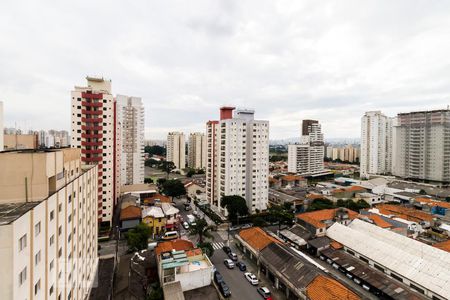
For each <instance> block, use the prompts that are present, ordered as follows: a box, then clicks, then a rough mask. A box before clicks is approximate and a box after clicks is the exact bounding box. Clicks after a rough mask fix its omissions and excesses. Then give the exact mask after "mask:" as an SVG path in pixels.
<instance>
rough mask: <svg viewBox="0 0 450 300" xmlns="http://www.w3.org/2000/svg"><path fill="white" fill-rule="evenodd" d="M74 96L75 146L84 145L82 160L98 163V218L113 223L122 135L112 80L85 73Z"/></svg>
mask: <svg viewBox="0 0 450 300" xmlns="http://www.w3.org/2000/svg"><path fill="white" fill-rule="evenodd" d="M86 79H87V86H86V87H79V86H75V89H74V90H73V91H72V92H71V97H72V135H71V136H72V141H71V145H72V147H73V148H81V161H82V163H83V164H87V165H90V164H98V221H99V222H102V223H103V222H105V223H109V224H111V222H112V217H113V211H114V206H115V204H116V199H117V198H118V196H119V193H118V190H119V187H120V186H119V183H120V176H119V174H118V173H119V171H120V150H119V149H120V140H119V139H117V138H116V137H120V134H119V133H118V132H117V131H118V130H120V124H117V122H116V102H115V100H114V97H113V95H112V93H111V81H110V80H105V79H103V78H92V77H86Z"/></svg>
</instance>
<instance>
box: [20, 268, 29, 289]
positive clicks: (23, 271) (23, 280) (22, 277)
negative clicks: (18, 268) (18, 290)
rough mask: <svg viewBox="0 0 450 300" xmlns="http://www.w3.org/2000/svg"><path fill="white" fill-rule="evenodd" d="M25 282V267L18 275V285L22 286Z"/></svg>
mask: <svg viewBox="0 0 450 300" xmlns="http://www.w3.org/2000/svg"><path fill="white" fill-rule="evenodd" d="M25 280H27V267H25V268H24V269H23V270H22V272H20V273H19V285H22V283H24V282H25Z"/></svg>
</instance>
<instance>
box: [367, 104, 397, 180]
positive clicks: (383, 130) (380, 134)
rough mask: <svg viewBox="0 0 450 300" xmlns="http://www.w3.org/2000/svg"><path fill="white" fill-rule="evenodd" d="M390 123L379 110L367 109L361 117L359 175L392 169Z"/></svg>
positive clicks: (389, 119)
mask: <svg viewBox="0 0 450 300" xmlns="http://www.w3.org/2000/svg"><path fill="white" fill-rule="evenodd" d="M392 124H393V119H392V118H388V117H386V116H385V115H383V114H382V113H381V111H369V112H366V113H365V114H364V116H363V117H362V118H361V158H360V168H361V170H360V172H361V177H363V178H368V177H369V174H389V173H391V171H392V145H393V141H392V139H393V138H392Z"/></svg>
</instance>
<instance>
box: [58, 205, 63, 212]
mask: <svg viewBox="0 0 450 300" xmlns="http://www.w3.org/2000/svg"><path fill="white" fill-rule="evenodd" d="M61 211H62V203H60V204H59V205H58V212H61Z"/></svg>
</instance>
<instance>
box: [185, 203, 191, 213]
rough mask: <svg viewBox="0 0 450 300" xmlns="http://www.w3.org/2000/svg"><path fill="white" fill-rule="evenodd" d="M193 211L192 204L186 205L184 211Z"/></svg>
mask: <svg viewBox="0 0 450 300" xmlns="http://www.w3.org/2000/svg"><path fill="white" fill-rule="evenodd" d="M191 209H192V207H191V205H190V204H185V205H184V210H185V211H190V210H191Z"/></svg>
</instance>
